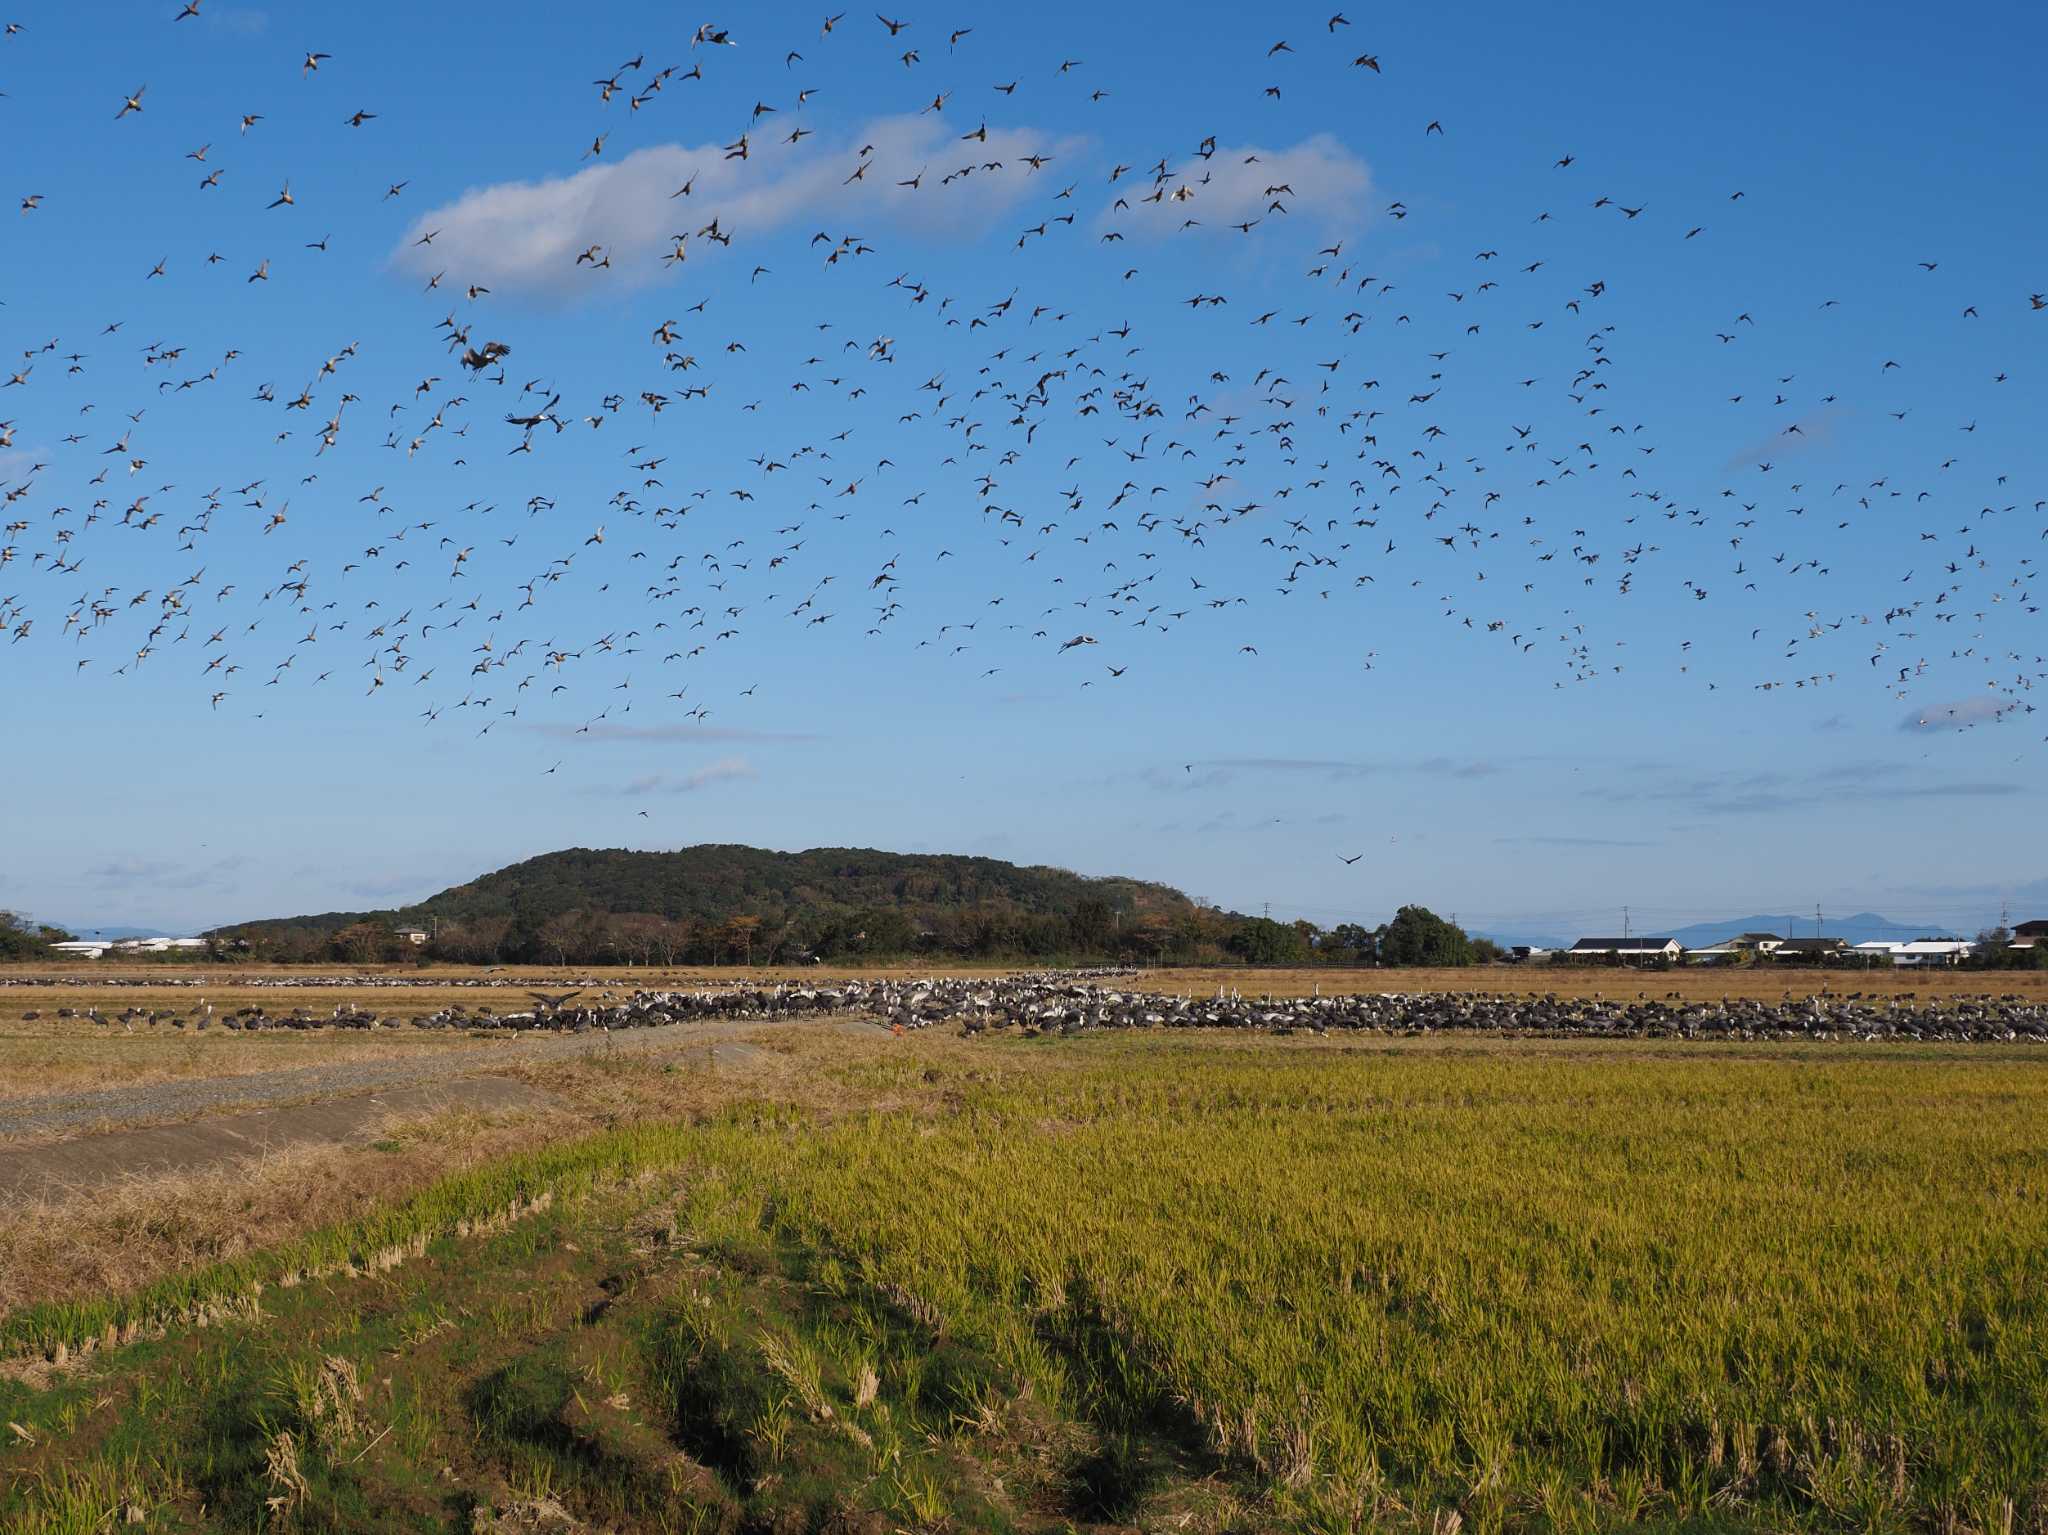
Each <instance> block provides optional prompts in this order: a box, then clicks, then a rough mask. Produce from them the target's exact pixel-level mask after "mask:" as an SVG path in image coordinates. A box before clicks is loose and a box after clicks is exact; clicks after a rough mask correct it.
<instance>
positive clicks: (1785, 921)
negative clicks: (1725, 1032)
mask: <svg viewBox="0 0 2048 1535" xmlns="http://www.w3.org/2000/svg"><path fill="white" fill-rule="evenodd" d="M1742 933H1776V934H1777V935H1778V936H1779V937H1780V938H1813V937H1816V936H1817V937H1821V938H1841V939H1845V940H1846V941H1848V942H1850V943H1911V942H1912V941H1913V940H1914V939H1915V938H1956V937H1960V936H1962V935H1960V934H1958V933H1953V932H1951V931H1949V930H1948V929H1947V928H1941V927H1935V928H1929V927H1918V926H1915V925H1914V924H1912V923H1909V922H1894V921H1892V919H1891V918H1889V917H1880V916H1879V915H1878V914H1877V913H1876V912H1874V911H1859V912H1857V913H1856V914H1855V915H1854V916H1853V917H1830V916H1828V915H1827V913H1825V912H1823V913H1821V930H1820V932H1819V933H1818V934H1816V933H1815V932H1814V926H1813V918H1812V917H1810V916H1807V917H1791V916H1782V917H1730V918H1728V919H1727V920H1726V921H1725V922H1695V923H1693V924H1692V925H1691V926H1690V927H1677V928H1673V929H1671V931H1670V932H1669V933H1668V934H1667V935H1665V936H1668V937H1672V938H1676V939H1677V940H1678V941H1679V942H1680V943H1682V944H1684V945H1685V946H1686V947H1687V948H1688V949H1704V948H1707V947H1709V946H1710V945H1712V944H1717V943H1725V942H1727V941H1728V940H1729V939H1730V938H1734V937H1737V936H1738V935H1740V934H1742Z"/></svg>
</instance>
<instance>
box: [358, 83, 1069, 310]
mask: <svg viewBox="0 0 2048 1535" xmlns="http://www.w3.org/2000/svg"><path fill="white" fill-rule="evenodd" d="M793 121H795V119H794V118H793V117H791V118H789V119H783V118H767V119H764V120H763V121H761V122H760V123H758V124H756V125H755V131H754V133H753V134H752V136H751V138H750V140H749V153H748V157H747V158H746V159H744V160H740V159H728V158H726V149H725V147H724V146H723V145H721V144H718V143H707V144H699V145H694V146H693V145H683V144H658V145H653V146H651V147H649V148H646V149H641V150H636V151H635V152H634V153H632V154H630V155H627V156H626V157H625V158H623V159H621V160H618V161H615V162H611V163H603V164H593V165H590V166H588V167H586V168H585V169H583V170H579V171H576V172H574V173H572V174H570V175H566V176H556V177H551V178H549V179H547V180H543V181H506V182H499V183H497V184H496V185H493V186H487V187H478V188H475V189H473V190H471V191H468V192H465V193H463V195H462V196H461V197H459V198H457V199H456V200H455V201H454V202H452V203H445V204H443V205H441V206H440V207H437V208H434V209H432V210H431V211H429V212H427V213H425V214H423V215H422V216H421V217H420V218H419V219H417V220H416V221H414V223H413V225H412V227H411V228H409V229H408V230H407V231H406V233H405V235H404V237H403V238H402V239H401V241H400V243H399V245H398V248H397V249H396V250H395V251H394V252H393V253H392V257H391V260H392V264H393V265H394V266H396V267H397V268H398V269H399V270H401V271H404V272H408V273H411V274H414V275H417V276H422V277H425V276H430V275H432V274H433V273H435V272H440V271H446V272H447V273H448V276H449V279H450V280H451V281H453V282H460V283H471V282H476V283H481V284H483V285H484V286H486V287H488V288H491V289H492V290H493V291H495V292H500V293H509V292H515V291H526V292H547V293H556V294H560V293H564V292H566V293H571V294H583V293H591V292H601V291H602V285H604V284H606V283H610V284H612V285H619V284H624V285H627V286H632V287H638V286H643V285H645V284H647V283H652V282H658V281H660V280H662V278H663V277H664V276H665V275H669V274H671V273H673V272H674V271H676V270H679V269H677V268H672V267H665V266H664V265H663V263H662V258H663V257H664V256H665V255H666V254H668V253H669V252H670V251H671V250H672V249H673V248H674V243H675V242H674V236H676V235H678V234H688V235H689V236H690V240H689V244H688V251H689V256H688V260H689V261H690V262H697V261H703V260H714V259H717V258H718V257H719V256H720V255H722V254H728V253H727V252H725V251H722V250H721V248H720V246H719V245H717V244H715V243H713V242H712V241H710V240H707V239H703V238H700V237H699V236H698V233H697V232H698V231H699V230H701V229H704V228H706V227H708V226H709V225H710V223H711V221H712V219H713V218H714V217H716V218H717V220H718V223H719V228H720V230H721V231H722V232H724V233H727V234H730V235H731V236H732V237H733V241H734V244H733V247H732V250H731V252H730V254H738V253H739V252H741V251H744V250H747V249H748V248H749V246H750V245H753V247H754V250H755V252H756V254H755V255H754V256H752V257H750V259H759V254H758V253H759V247H758V245H757V244H755V243H754V242H757V241H758V239H759V237H761V236H763V235H766V234H769V233H772V232H774V231H776V230H779V229H782V228H785V227H787V226H789V225H792V224H798V223H799V222H800V223H801V225H802V226H803V227H804V228H805V229H806V230H807V231H817V230H824V231H826V232H828V233H830V234H831V235H832V237H833V238H834V239H835V240H836V239H838V238H839V236H840V235H842V234H847V233H854V234H863V235H865V234H868V233H870V232H872V230H873V229H875V228H877V227H879V226H881V225H884V224H886V225H889V226H891V227H894V228H899V229H904V230H908V231H911V232H914V233H917V234H921V235H925V236H930V237H938V238H948V239H973V238H978V237H979V236H980V235H982V234H984V233H986V232H987V231H988V230H989V229H990V227H991V226H992V225H993V224H994V223H995V221H996V220H997V219H998V218H999V217H1000V216H1001V215H1002V214H1003V213H1004V212H1006V211H1007V210H1009V209H1011V208H1013V207H1014V206H1015V205H1016V204H1018V203H1019V202H1021V201H1022V200H1024V199H1025V198H1027V197H1030V198H1043V199H1045V200H1047V201H1050V200H1051V198H1052V197H1053V196H1054V194H1055V193H1057V192H1058V191H1059V190H1060V189H1061V187H1063V186H1064V185H1066V182H1065V181H1064V180H1060V179H1058V178H1060V176H1061V175H1062V174H1063V170H1064V167H1063V166H1062V165H1061V162H1062V161H1069V160H1072V159H1074V158H1076V157H1077V156H1078V154H1079V153H1080V150H1081V148H1082V141H1081V140H1079V139H1060V140H1054V139H1053V138H1052V137H1051V136H1049V135H1047V134H1045V133H1041V132H1039V131H1037V130H1035V129H1030V128H1003V129H998V128H990V129H989V130H988V139H987V141H986V142H985V143H984V142H980V141H973V142H962V141H961V138H960V134H961V132H962V130H963V127H967V126H969V125H966V124H964V123H963V120H962V119H961V118H959V117H958V116H957V115H956V116H952V117H948V116H945V115H943V114H940V113H933V114H931V115H929V116H912V117H887V118H880V119H877V120H876V121H873V122H870V123H869V124H867V125H866V126H865V127H864V128H862V129H861V130H860V131H859V132H858V133H856V134H854V135H853V136H852V137H851V138H850V139H846V140H840V141H834V142H832V143H830V144H823V143H821V142H820V141H819V140H817V139H805V140H804V141H802V142H801V143H800V144H796V145H791V144H788V143H787V142H785V140H786V139H787V137H788V133H789V131H790V130H789V124H790V123H791V122H793ZM864 147H865V148H870V149H871V153H869V154H868V155H866V156H862V155H861V153H860V151H861V150H862V149H863V148H864ZM1026 155H1045V156H1050V157H1051V163H1050V164H1048V165H1047V166H1046V168H1045V169H1043V170H1039V171H1033V170H1031V169H1030V167H1028V166H1027V165H1025V164H1024V163H1023V157H1024V156H1026ZM863 159H865V160H866V161H867V162H868V167H869V168H868V170H867V172H866V174H865V175H864V176H863V177H862V178H861V179H860V180H859V181H857V182H853V183H848V182H847V179H846V178H847V177H848V176H849V175H850V174H851V173H852V172H853V170H854V169H855V167H856V166H858V165H859V164H861V163H862V161H863ZM989 165H999V166H1000V168H999V169H995V170H989V169H985V168H984V167H986V166H989ZM963 169H966V170H967V171H968V174H965V175H959V174H956V173H958V172H960V171H962V170H963ZM949 176H951V177H952V178H953V179H951V180H950V181H949V180H948V179H947V178H948V177H949ZM693 178H694V179H693ZM912 179H919V185H918V186H917V187H916V188H911V187H907V186H902V185H899V183H901V182H905V181H909V180H912ZM685 182H691V183H692V190H691V193H690V195H689V196H688V197H676V196H673V195H672V194H673V193H674V192H675V191H676V190H677V189H678V188H679V187H681V186H682V185H683V184H684V183H685ZM1069 206H1070V205H1069ZM429 231H432V232H434V239H433V242H432V243H431V244H427V245H421V244H419V243H417V242H418V241H419V239H420V238H421V236H422V235H424V234H426V233H428V232H429ZM593 245H597V246H603V247H604V248H605V251H606V252H607V253H608V254H609V256H610V257H611V263H612V264H611V266H610V268H609V269H607V270H605V271H602V272H599V273H597V274H595V275H593V273H592V271H591V269H590V268H589V267H588V266H578V265H577V264H576V257H577V256H578V255H579V254H581V253H582V252H584V251H586V250H588V249H589V248H590V247H591V246H593ZM825 254H826V252H825V250H824V248H823V247H820V248H819V250H818V252H817V259H819V260H821V261H822V260H823V259H824V257H825Z"/></svg>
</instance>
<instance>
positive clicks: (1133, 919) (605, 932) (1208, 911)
mask: <svg viewBox="0 0 2048 1535" xmlns="http://www.w3.org/2000/svg"><path fill="white" fill-rule="evenodd" d="M219 936H220V937H221V939H222V940H223V942H224V944H225V946H226V947H227V948H228V949H229V950H230V951H232V952H234V953H238V954H242V955H245V956H249V957H256V958H262V959H266V960H271V961H276V962H280V963H287V964H289V963H303V964H315V963H334V962H343V963H350V964H376V963H387V964H388V963H397V962H404V961H406V960H423V961H440V962H444V963H454V964H477V965H490V964H535V965H650V966H656V965H658V966H676V965H794V964H806V963H810V962H812V961H816V962H819V963H826V962H831V963H839V964H847V963H877V962H883V961H891V960H902V961H918V960H925V961H934V962H946V961H963V960H971V961H986V962H996V963H1000V962H1017V963H1023V964H1110V963H1123V964H1138V965H1161V964H1182V965H1188V964H1247V965H1329V966H1333V967H1334V966H1369V965H1472V964H1481V963H1485V962H1487V961H1489V960H1494V959H1499V958H1501V957H1502V954H1501V951H1500V950H1499V949H1498V948H1497V947H1496V946H1495V945H1493V944H1491V943H1489V942H1488V941H1487V940H1485V939H1483V938H1474V937H1471V936H1470V935H1468V934H1467V933H1465V932H1464V931H1463V930H1461V929H1460V928H1458V927H1456V926H1454V925H1453V924H1451V923H1450V922H1447V921H1445V920H1444V919H1443V918H1441V917H1439V916H1437V915H1436V914H1435V913H1433V912H1431V911H1429V910H1427V909H1426V908H1423V907H1420V906H1404V907H1402V908H1401V910H1400V911H1399V912H1398V913H1397V914H1396V915H1395V916H1394V917H1393V919H1392V920H1390V921H1388V922H1385V923H1382V924H1380V925H1379V926H1378V927H1365V926H1363V925H1360V924H1357V923H1344V924H1340V925H1339V926H1336V927H1332V928H1327V929H1326V928H1322V927H1318V926H1317V925H1316V924H1315V923H1312V922H1307V921H1295V922H1278V921H1274V920H1272V919H1270V918H1267V917H1248V916H1243V915H1241V914H1238V913H1235V912H1227V911H1220V910H1216V909H1214V908H1208V907H1195V906H1189V907H1188V908H1187V909H1186V910H1184V911H1181V912H1178V913H1172V914H1168V913H1158V912H1151V913H1145V912H1138V913H1133V912H1127V911H1120V910H1118V909H1117V908H1116V907H1115V906H1114V905H1112V904H1111V903H1110V902H1109V901H1107V900H1104V899H1100V898H1084V899H1083V900H1081V901H1080V902H1078V903H1077V904H1076V905H1075V906H1074V908H1073V910H1072V911H1070V912H1066V913H1055V912H1026V911H1019V910H1017V909H1015V908H1014V907H1010V906H991V907H973V906H970V907H950V908H941V909H929V910H922V911H919V910H903V909H900V908H896V907H852V908H844V909H819V910H811V911H805V912H799V913H794V914H789V915H781V914H775V913H772V912H771V913H768V914H761V913H751V912H749V913H738V914H735V915H731V916H726V917H721V918H701V917H694V916H686V917H666V916H659V915H656V914H653V913H650V912H632V911H628V912H604V911H594V910H587V909H573V910H568V911H558V912H553V913H550V914H545V915H544V914H542V913H541V912H540V911H538V910H533V909H529V910H526V911H523V912H517V913H514V914H512V915H509V916H473V917H468V918H465V919H462V920H442V921H438V922H436V923H434V926H433V930H432V934H431V936H430V938H429V941H428V942H427V943H426V944H425V945H423V946H422V945H415V944H413V943H411V942H409V941H408V940H407V939H405V938H403V937H401V936H400V934H399V933H398V932H397V931H396V930H395V929H394V927H393V926H392V924H391V923H389V922H387V921H383V920H380V919H375V918H362V919H358V920H356V921H352V922H349V923H347V924H346V925H344V926H342V927H339V928H329V927H326V926H323V925H320V924H318V923H314V922H308V923H298V924H294V923H266V924H263V925H262V926H261V927H257V928H250V929H246V930H241V929H228V930H226V931H224V932H223V933H222V934H221V935H219Z"/></svg>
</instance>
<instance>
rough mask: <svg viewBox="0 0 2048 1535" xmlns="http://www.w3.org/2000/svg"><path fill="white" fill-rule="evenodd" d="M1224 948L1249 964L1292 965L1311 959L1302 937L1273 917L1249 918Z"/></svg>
mask: <svg viewBox="0 0 2048 1535" xmlns="http://www.w3.org/2000/svg"><path fill="white" fill-rule="evenodd" d="M1224 947H1225V948H1226V949H1228V950H1229V951H1230V952H1231V953H1232V954H1235V955H1236V956H1237V957H1238V958H1239V959H1241V960H1243V961H1244V962H1245V963H1246V964H1248V965H1292V964H1299V963H1301V961H1303V960H1305V959H1306V958H1308V945H1307V944H1306V943H1305V942H1303V940H1302V936H1301V934H1300V933H1299V932H1297V931H1295V929H1294V928H1292V927H1290V926H1289V925H1287V924H1286V923H1284V922H1275V921H1274V920H1273V919H1272V918H1270V917H1247V918H1245V919H1244V921H1243V922H1241V923H1239V924H1238V927H1237V931H1236V932H1234V933H1232V934H1231V935H1230V937H1229V939H1228V941H1226V942H1225V944H1224Z"/></svg>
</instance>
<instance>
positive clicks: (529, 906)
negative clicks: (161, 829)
mask: <svg viewBox="0 0 2048 1535" xmlns="http://www.w3.org/2000/svg"><path fill="white" fill-rule="evenodd" d="M1091 901H1093V902H1100V903H1101V904H1102V905H1103V906H1105V907H1106V908H1107V909H1108V910H1109V911H1110V912H1112V913H1115V914H1117V915H1120V916H1150V915H1179V914H1181V913H1184V912H1188V911H1191V910H1193V906H1194V903H1193V902H1191V901H1190V900H1189V899H1188V898H1187V897H1186V896H1185V895H1183V894H1181V892H1180V891H1178V890H1175V889H1173V888H1172V887H1170V886H1167V885H1161V884H1156V883H1152V882H1150V881H1146V880H1138V879H1127V878H1122V877H1118V876H1105V877H1095V876H1090V875H1082V874H1076V873H1073V872H1072V871H1070V870H1066V869H1055V868H1048V867H1044V866H1035V867H1026V866H1022V865H1018V864H1012V863H1005V862H1003V861H1002V860H1000V859H995V858H973V857H966V856H962V855H958V854H944V853H890V852H882V851H879V850H876V849H873V848H810V849H807V850H805V851H803V852H800V853H778V852H769V851H766V850H763V849H761V848H753V847H742V846H739V845H736V844H724V843H706V844H702V845H700V846H697V847H688V848H679V849H677V850H675V851H673V852H636V851H630V850H627V849H624V848H608V849H593V848H568V849H565V850H563V851H561V852H556V853H544V854H542V855H541V856H540V857H538V858H529V859H527V860H525V861H524V862H522V863H516V864H512V865H510V866H508V867H506V868H503V869H498V870H496V871H494V872H492V873H490V874H485V875H483V876H481V877H480V878H477V879H474V880H471V881H469V882H468V883H466V884H461V885H455V886H452V887H450V888H449V889H447V890H443V891H441V892H439V893H438V894H436V895H431V896H429V897H427V898H426V899H425V900H423V901H419V902H416V903H414V904H412V905H408V906H400V907H396V908H390V909H384V910H376V911H332V912H322V913H318V914H315V915H308V916H298V917H276V918H264V919H260V920H257V921H253V922H237V923H228V924H224V925H223V926H222V927H221V928H217V929H215V930H214V931H216V932H227V931H233V932H236V933H241V934H247V935H255V934H259V933H262V932H265V931H268V930H277V929H283V928H313V929H319V930H323V931H328V932H333V931H337V930H339V929H341V928H344V927H347V926H349V925H350V924H352V923H355V922H358V921H361V920H363V919H365V918H372V919H377V920H382V921H388V922H394V923H406V924H415V925H419V926H431V925H432V923H433V922H434V920H435V919H437V918H438V919H439V920H440V921H441V922H443V923H449V922H455V923H461V922H475V921H489V920H498V919H514V920H520V921H525V922H544V921H546V920H547V919H549V918H551V917H557V916H561V915H563V914H565V913H569V912H600V913H605V914H611V915H618V914H624V913H646V914H649V915H653V916H659V917H665V918H668V919H671V920H686V919H687V920H696V921H700V922H718V921H725V920H729V919H731V918H733V917H736V916H742V915H746V916H762V917H770V918H774V919H785V920H786V919H794V918H796V917H798V916H801V915H814V914H818V913H822V912H844V911H850V910H878V909H879V910H894V911H899V912H902V913H904V914H906V915H916V914H926V913H934V912H944V911H956V910H963V909H982V908H992V909H1002V910H1008V911H1014V912H1017V913H1020V914H1027V915H1032V916H1071V915H1073V914H1074V913H1075V912H1076V911H1077V910H1078V909H1079V908H1080V907H1081V906H1082V905H1083V903H1086V902H1091Z"/></svg>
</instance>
